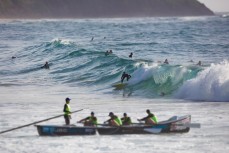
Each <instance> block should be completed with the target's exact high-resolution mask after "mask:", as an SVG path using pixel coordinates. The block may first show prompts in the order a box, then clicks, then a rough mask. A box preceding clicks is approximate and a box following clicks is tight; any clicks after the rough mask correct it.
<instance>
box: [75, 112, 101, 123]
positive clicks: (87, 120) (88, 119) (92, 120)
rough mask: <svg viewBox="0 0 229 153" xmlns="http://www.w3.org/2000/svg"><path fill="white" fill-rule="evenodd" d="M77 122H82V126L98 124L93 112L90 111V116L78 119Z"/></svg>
mask: <svg viewBox="0 0 229 153" xmlns="http://www.w3.org/2000/svg"><path fill="white" fill-rule="evenodd" d="M78 123H84V126H96V125H97V124H98V122H97V118H96V117H95V114H94V112H91V116H88V117H86V118H84V119H82V120H80V121H78Z"/></svg>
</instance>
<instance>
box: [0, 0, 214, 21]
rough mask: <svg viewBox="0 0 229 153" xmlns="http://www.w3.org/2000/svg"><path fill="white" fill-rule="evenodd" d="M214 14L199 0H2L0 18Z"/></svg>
mask: <svg viewBox="0 0 229 153" xmlns="http://www.w3.org/2000/svg"><path fill="white" fill-rule="evenodd" d="M203 15H214V13H213V12H212V11H211V10H209V9H208V8H207V7H206V6H205V5H204V4H201V3H200V2H198V1H197V0H0V18H113V17H154V16H203Z"/></svg>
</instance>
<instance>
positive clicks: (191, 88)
mask: <svg viewBox="0 0 229 153" xmlns="http://www.w3.org/2000/svg"><path fill="white" fill-rule="evenodd" d="M175 97H176V98H183V99H189V100H199V101H229V63H228V61H223V62H221V63H219V64H211V66H210V67H207V68H206V69H205V70H203V71H202V72H199V74H198V76H197V77H196V78H193V79H191V80H189V81H187V82H185V83H184V84H183V85H182V87H180V89H179V90H178V92H177V93H176V94H175Z"/></svg>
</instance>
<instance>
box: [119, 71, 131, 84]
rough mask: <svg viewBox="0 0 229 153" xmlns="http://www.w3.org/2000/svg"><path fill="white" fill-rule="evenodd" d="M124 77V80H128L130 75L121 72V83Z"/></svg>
mask: <svg viewBox="0 0 229 153" xmlns="http://www.w3.org/2000/svg"><path fill="white" fill-rule="evenodd" d="M125 78H126V80H127V81H128V80H129V79H130V78H131V75H129V74H127V73H126V72H123V73H122V77H121V82H122V83H123V81H124V79H125Z"/></svg>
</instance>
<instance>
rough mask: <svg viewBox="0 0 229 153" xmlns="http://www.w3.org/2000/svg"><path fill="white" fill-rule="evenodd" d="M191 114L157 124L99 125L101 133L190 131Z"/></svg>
mask: <svg viewBox="0 0 229 153" xmlns="http://www.w3.org/2000/svg"><path fill="white" fill-rule="evenodd" d="M190 123H191V115H187V116H182V117H177V116H174V117H172V118H170V119H169V120H167V121H162V122H159V123H158V124H156V125H145V124H139V123H136V124H133V125H128V126H119V127H110V126H107V127H106V126H104V127H98V128H97V131H98V133H99V134H100V135H117V134H159V133H184V132H189V130H190Z"/></svg>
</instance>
